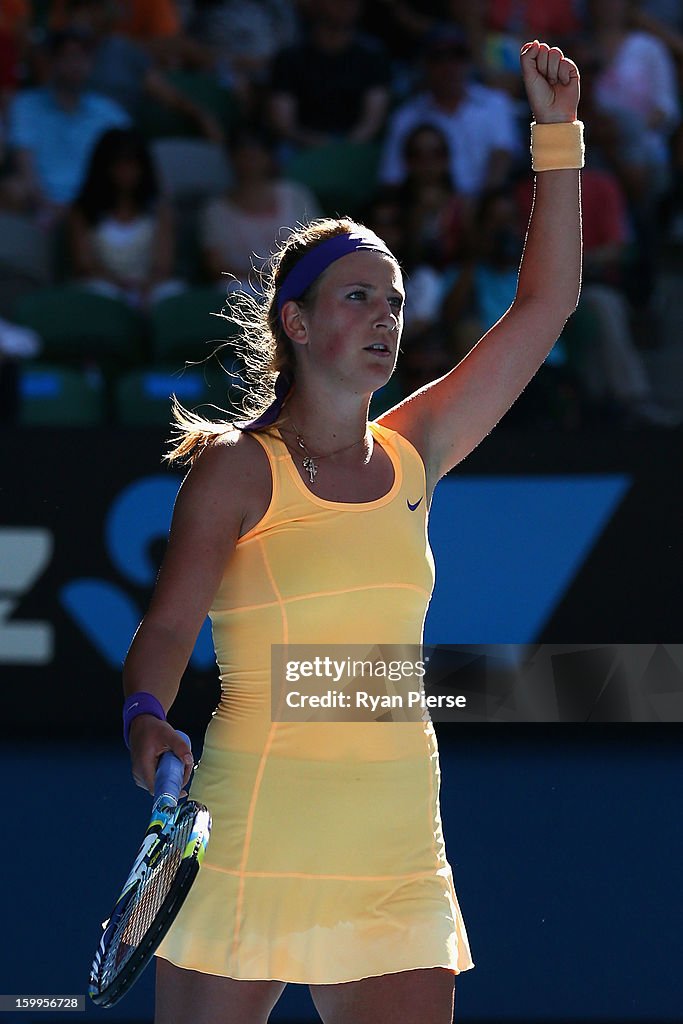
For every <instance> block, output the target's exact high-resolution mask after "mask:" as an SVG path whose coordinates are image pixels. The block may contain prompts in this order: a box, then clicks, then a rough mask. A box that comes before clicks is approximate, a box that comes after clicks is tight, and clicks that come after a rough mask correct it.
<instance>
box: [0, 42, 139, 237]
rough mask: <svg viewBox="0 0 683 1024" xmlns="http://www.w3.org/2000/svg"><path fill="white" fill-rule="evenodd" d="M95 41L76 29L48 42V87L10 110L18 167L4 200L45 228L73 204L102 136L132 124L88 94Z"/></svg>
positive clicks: (113, 107)
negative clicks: (110, 130)
mask: <svg viewBox="0 0 683 1024" xmlns="http://www.w3.org/2000/svg"><path fill="white" fill-rule="evenodd" d="M91 54H92V40H91V38H90V37H89V36H86V35H84V34H83V33H82V32H78V31H75V30H73V29H70V30H67V31H64V32H59V33H55V34H54V35H53V36H51V37H50V40H49V55H50V59H49V80H48V84H47V85H46V86H45V87H41V88H38V89H30V90H26V91H23V92H20V93H18V94H17V95H16V96H15V98H14V100H13V101H12V104H11V106H10V111H9V131H8V143H9V145H10V147H11V148H12V150H13V156H14V161H15V168H14V171H13V173H12V174H10V175H8V176H7V177H6V178H5V179H4V181H3V182H2V187H1V192H0V195H1V196H2V200H3V202H4V204H5V205H7V206H10V207H11V208H13V209H16V210H19V211H24V212H29V211H33V212H35V213H36V214H37V215H38V216H39V218H40V219H41V221H42V222H43V223H45V224H47V225H49V224H51V223H54V222H55V221H57V220H58V219H59V218H60V217H61V215H62V213H63V212H64V210H65V208H66V206H67V205H68V204H69V203H70V202H72V201H73V199H75V197H76V195H77V194H78V191H79V189H80V187H81V185H82V183H83V180H84V178H85V174H86V170H87V166H88V160H89V159H90V155H91V153H92V150H93V148H94V146H95V144H96V143H97V140H98V139H99V138H100V136H101V135H102V134H103V133H104V132H105V131H106V130H107V129H108V128H114V127H123V126H126V125H128V124H129V117H128V115H127V114H126V113H125V111H124V110H122V108H121V107H119V106H118V104H116V103H113V102H112V101H111V100H109V99H106V98H105V97H104V96H99V95H98V94H97V93H94V92H90V91H88V90H87V89H86V82H87V80H88V77H89V75H90V72H91V68H92V60H91Z"/></svg>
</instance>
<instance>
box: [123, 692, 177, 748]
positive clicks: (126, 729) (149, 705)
mask: <svg viewBox="0 0 683 1024" xmlns="http://www.w3.org/2000/svg"><path fill="white" fill-rule="evenodd" d="M138 715H154V717H155V718H160V719H161V721H162V722H165V721H166V712H165V711H164V709H163V707H162V706H161V704H160V703H159V701H158V700H157V698H156V697H155V696H154V694H153V693H145V692H144V691H142V690H141V691H140V692H139V693H131V695H130V697H126V700H125V702H124V705H123V739H124V741H125V744H126V746H127V747H128V748H129V749H130V743H129V736H130V726H131V722H132V721H133V719H134V718H137V717H138Z"/></svg>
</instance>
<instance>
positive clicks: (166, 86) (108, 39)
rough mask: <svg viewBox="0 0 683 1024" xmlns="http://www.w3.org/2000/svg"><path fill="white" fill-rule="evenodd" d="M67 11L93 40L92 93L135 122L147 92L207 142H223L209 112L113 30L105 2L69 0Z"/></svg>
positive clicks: (141, 50) (111, 8) (113, 16)
mask: <svg viewBox="0 0 683 1024" xmlns="http://www.w3.org/2000/svg"><path fill="white" fill-rule="evenodd" d="M66 15H67V16H68V19H69V24H70V26H71V27H74V28H76V29H79V30H82V31H83V32H87V33H88V34H90V35H91V36H92V38H93V41H94V46H93V55H92V59H93V66H92V72H91V75H90V78H89V80H88V86H89V87H90V88H91V89H92V90H93V91H94V92H97V93H100V94H101V95H103V96H108V97H109V98H110V99H112V100H114V101H115V102H116V103H118V104H119V105H120V106H122V107H123V108H124V109H125V110H127V111H128V113H129V114H130V116H131V117H132V118H133V119H134V120H135V118H136V116H137V113H138V109H139V107H140V104H141V102H142V100H143V99H144V97H145V96H147V97H149V98H150V99H152V100H154V101H156V102H158V103H160V104H162V105H163V106H165V107H169V108H170V109H171V110H175V111H178V112H179V113H181V114H183V115H184V116H185V117H187V118H188V119H189V121H191V122H192V123H193V124H194V126H195V127H196V128H197V130H198V131H199V132H200V133H201V134H202V135H205V136H206V137H207V138H208V139H210V140H211V141H212V142H218V143H222V142H224V141H225V139H224V134H223V128H222V126H221V125H220V124H219V123H218V121H217V120H216V118H215V117H214V116H213V114H211V113H210V112H209V111H207V110H204V109H203V108H202V107H200V106H198V105H197V104H196V103H194V102H192V100H190V99H189V98H188V97H187V96H184V95H183V93H182V92H180V91H179V90H178V89H176V88H175V86H174V85H173V84H172V83H171V81H170V79H169V78H168V77H167V76H166V75H165V74H163V73H162V72H161V71H160V70H159V69H158V68H157V67H156V66H155V65H154V62H153V60H152V58H151V57H150V55H149V53H148V52H147V50H145V48H144V47H143V46H142V44H141V43H139V42H137V41H136V40H135V39H132V38H129V37H128V36H126V35H124V34H123V33H122V32H121V31H119V30H117V12H116V8H115V7H114V6H112V4H111V3H110V0H69V2H68V4H67V7H66Z"/></svg>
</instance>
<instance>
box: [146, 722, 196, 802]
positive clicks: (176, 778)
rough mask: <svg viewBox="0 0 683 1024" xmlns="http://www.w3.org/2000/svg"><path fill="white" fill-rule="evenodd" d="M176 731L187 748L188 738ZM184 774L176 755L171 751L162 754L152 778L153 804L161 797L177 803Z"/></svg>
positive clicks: (183, 765) (181, 764) (183, 767)
mask: <svg viewBox="0 0 683 1024" xmlns="http://www.w3.org/2000/svg"><path fill="white" fill-rule="evenodd" d="M176 731H177V733H178V736H180V738H181V739H183V740H185V742H186V743H187V745H188V747H189V746H190V737H189V736H188V735H187V734H186V733H184V732H181V731H180V730H179V729H178V730H176ZM184 774H185V764H184V763H183V761H181V760H180V758H179V757H178V756H177V754H174V753H173V751H172V750H167V751H166V753H165V754H162V755H161V757H160V758H159V763H158V765H157V770H156V774H155V776H154V803H156V802H157V800H159V798H160V797H162V796H166V797H170V798H171V799H172V800H173V801H174V803H177V802H178V797H179V796H180V790H181V789H182V787H183V776H184Z"/></svg>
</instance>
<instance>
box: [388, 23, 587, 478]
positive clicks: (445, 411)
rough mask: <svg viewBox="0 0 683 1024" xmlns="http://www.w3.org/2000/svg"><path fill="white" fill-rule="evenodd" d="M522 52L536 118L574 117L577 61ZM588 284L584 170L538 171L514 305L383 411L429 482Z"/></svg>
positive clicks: (456, 454) (489, 421) (511, 397)
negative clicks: (443, 370) (455, 358)
mask: <svg viewBox="0 0 683 1024" xmlns="http://www.w3.org/2000/svg"><path fill="white" fill-rule="evenodd" d="M520 59H521V65H522V74H523V77H524V84H525V86H526V91H527V95H528V97H529V103H530V106H531V109H532V110H533V112H534V117H535V120H536V121H537V122H538V123H539V124H540V123H551V122H567V121H569V122H571V121H575V120H576V117H577V105H578V99H579V74H578V70H577V68H576V65H575V64H574V63H573V62H572V61H571V60H569V59H567V58H565V57H564V55H563V53H562V51H561V50H559V49H558V48H557V47H549V46H548V45H547V44H545V43H538V42H534V43H527V44H526V45H525V46H524V47H523V49H522V52H521V58H520ZM580 284H581V200H580V182H579V171H578V170H553V171H543V172H540V173H538V174H537V176H536V188H535V196H534V205H533V209H532V214H531V219H530V222H529V229H528V234H527V238H526V243H525V246H524V255H523V257H522V262H521V266H520V270H519V279H518V285H517V292H516V296H515V299H514V302H513V303H512V305H511V307H510V309H509V310H508V311H507V313H505V315H504V316H503V317H502V318H501V319H500V320H499V321H498V323H497V324H495V326H494V327H492V328H491V330H490V331H488V332H487V334H485V335H484V337H483V338H482V339H481V340H480V341H479V342H478V343H477V344H476V345H475V346H474V348H473V349H472V350H471V351H470V352H469V353H468V355H467V356H465V358H464V359H463V360H462V361H461V362H460V363H458V365H457V366H456V367H455V368H454V369H453V370H451V371H450V372H449V373H448V374H446V375H445V376H444V377H441V378H439V379H438V380H436V381H433V382H432V383H431V384H428V385H427V386H426V387H425V388H422V389H421V390H420V391H418V392H416V393H415V395H413V396H411V397H410V398H409V399H408V400H407V401H406V402H405V403H403V404H402V405H400V406H398V407H397V408H396V409H393V410H391V411H390V412H389V413H387V414H386V415H385V416H384V417H382V418H381V422H382V423H384V424H385V425H386V426H388V427H390V428H392V429H394V430H397V431H399V433H402V434H404V435H405V436H407V437H408V438H409V439H410V440H411V441H412V443H413V444H414V445H415V447H416V448H417V449H418V451H419V452H420V454H421V455H422V458H423V460H424V462H425V466H426V468H427V475H428V483H429V485H430V486H433V485H434V484H435V483H436V482H437V480H439V479H440V477H442V476H443V475H444V474H445V473H447V472H448V470H449V469H452V468H453V466H455V465H457V464H458V463H459V462H460V461H461V460H462V459H464V458H465V456H466V455H468V454H469V453H470V452H471V451H472V449H473V448H475V447H476V446H477V445H478V444H479V442H480V441H481V440H483V438H484V437H486V435H487V434H488V433H489V432H490V431H491V429H492V428H493V427H494V426H495V425H496V423H497V422H498V421H499V420H500V418H501V417H502V416H503V415H504V413H505V412H506V411H507V410H508V409H509V408H510V406H511V405H512V404H513V402H514V401H515V399H516V398H517V397H518V396H519V395H520V394H521V392H522V391H523V389H524V388H525V386H526V385H527V384H528V382H529V381H530V380H531V378H532V377H533V375H534V374H535V373H536V371H537V370H538V368H539V367H540V366H541V364H542V363H543V361H544V359H545V358H546V356H547V355H548V353H549V352H550V350H551V348H552V347H553V345H554V344H555V341H556V340H557V338H558V336H559V335H560V333H561V331H562V328H563V327H564V324H565V322H566V321H567V319H568V317H569V316H570V315H571V314H572V312H573V311H574V310H575V308H576V305H577V303H578V298H579V291H580Z"/></svg>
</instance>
